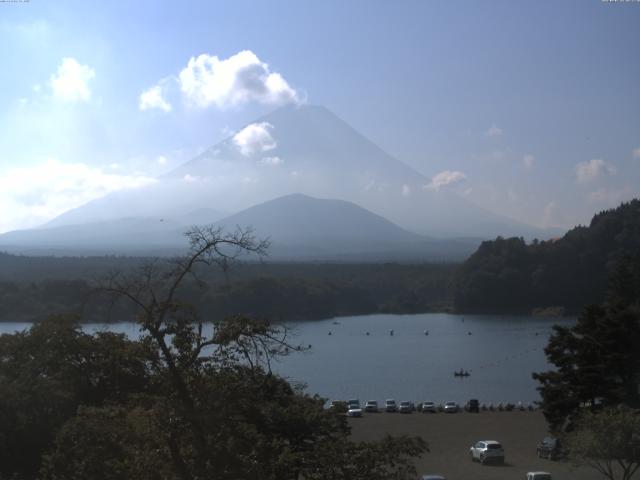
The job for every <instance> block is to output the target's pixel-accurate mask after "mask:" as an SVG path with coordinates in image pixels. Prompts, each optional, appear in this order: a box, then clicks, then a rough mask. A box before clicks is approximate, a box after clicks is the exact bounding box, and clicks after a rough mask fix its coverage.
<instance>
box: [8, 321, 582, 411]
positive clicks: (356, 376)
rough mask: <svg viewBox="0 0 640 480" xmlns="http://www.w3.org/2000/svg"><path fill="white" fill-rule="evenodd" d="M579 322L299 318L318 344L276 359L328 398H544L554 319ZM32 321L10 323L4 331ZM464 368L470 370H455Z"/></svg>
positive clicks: (131, 331) (122, 328)
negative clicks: (539, 378)
mask: <svg viewBox="0 0 640 480" xmlns="http://www.w3.org/2000/svg"><path fill="white" fill-rule="evenodd" d="M573 322H574V320H573V319H558V318H540V317H523V316H517V317H516V316H495V315H493V316H492V315H464V316H462V315H449V314H433V313H429V314H418V315H363V316H358V317H341V318H332V319H327V320H321V321H314V322H293V323H290V324H289V325H288V327H289V328H290V329H291V331H292V333H293V334H294V339H293V341H294V342H295V343H298V344H300V345H305V346H307V345H311V350H310V351H308V352H305V353H294V354H292V355H291V356H289V357H286V358H284V359H282V360H280V361H278V362H276V363H275V364H274V365H273V367H274V370H276V371H277V372H278V373H280V374H282V375H284V376H286V377H287V378H289V379H290V380H292V381H296V382H304V383H306V384H307V386H308V388H307V390H308V392H309V393H318V394H320V395H321V396H323V397H326V398H335V399H346V398H359V399H360V400H369V399H371V400H378V401H382V400H384V399H385V398H395V399H396V400H412V401H415V402H419V401H424V400H430V401H434V402H445V401H449V400H453V401H457V402H460V403H464V402H466V401H467V400H468V399H469V398H478V399H480V402H482V403H489V402H493V403H498V402H506V401H509V402H514V403H515V402H519V401H521V402H523V403H530V402H533V401H535V400H537V399H538V398H539V396H538V393H537V391H536V386H537V384H536V382H534V381H533V379H532V378H531V373H532V372H534V371H542V370H545V369H548V368H549V365H548V364H547V362H546V359H545V356H544V347H545V346H546V344H547V340H548V337H549V334H550V333H551V327H552V325H553V324H556V323H562V324H565V325H566V324H571V323H573ZM28 327H29V324H25V323H4V324H0V333H2V332H11V331H15V330H22V329H24V328H28ZM105 328H108V329H110V330H112V331H117V332H123V333H126V334H127V335H128V336H130V337H132V338H135V337H137V335H138V327H137V325H135V324H133V323H119V324H113V325H109V326H105V325H95V324H92V325H86V326H85V329H86V330H87V331H96V330H100V329H105ZM391 330H393V335H391ZM427 333H428V334H427ZM460 369H463V370H466V371H468V372H469V373H470V375H469V376H468V377H455V376H454V371H459V370H460Z"/></svg>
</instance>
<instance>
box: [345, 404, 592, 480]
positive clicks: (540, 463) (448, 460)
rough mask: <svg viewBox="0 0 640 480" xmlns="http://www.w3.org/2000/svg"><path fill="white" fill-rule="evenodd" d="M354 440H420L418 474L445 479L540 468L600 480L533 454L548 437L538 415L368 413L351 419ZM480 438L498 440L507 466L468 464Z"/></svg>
mask: <svg viewBox="0 0 640 480" xmlns="http://www.w3.org/2000/svg"><path fill="white" fill-rule="evenodd" d="M349 423H350V425H351V426H352V436H353V438H354V440H374V439H379V438H381V437H383V436H384V435H385V434H390V435H411V436H416V435H418V436H421V437H422V438H424V439H425V440H426V441H427V442H428V443H429V448H430V450H431V451H430V452H427V453H425V454H424V455H423V456H422V457H421V458H419V459H417V460H416V467H417V469H418V473H419V474H420V475H422V474H426V473H438V474H441V475H444V476H446V477H447V480H462V479H474V480H518V479H519V480H524V479H525V478H526V473H527V472H529V471H534V470H543V471H547V472H550V473H551V474H552V478H553V480H602V479H603V477H602V476H601V475H600V474H599V473H597V472H596V471H595V470H592V469H591V468H589V467H587V466H580V467H576V466H574V465H572V464H570V463H569V462H566V461H549V460H543V459H539V458H537V456H536V444H537V443H538V442H539V441H540V440H541V439H542V438H543V437H545V436H546V435H547V424H546V422H545V420H544V417H543V416H542V413H541V412H538V411H536V412H519V411H517V412H481V413H478V414H475V413H466V412H461V413H454V414H446V413H436V414H422V413H416V412H414V413H411V414H399V413H370V414H364V416H363V417H362V418H352V419H349ZM478 440H498V441H500V442H502V445H503V447H504V449H505V464H504V465H503V466H500V465H484V466H483V465H480V464H479V463H475V462H472V461H471V459H470V457H469V447H470V446H471V445H472V444H473V443H475V442H476V441H478Z"/></svg>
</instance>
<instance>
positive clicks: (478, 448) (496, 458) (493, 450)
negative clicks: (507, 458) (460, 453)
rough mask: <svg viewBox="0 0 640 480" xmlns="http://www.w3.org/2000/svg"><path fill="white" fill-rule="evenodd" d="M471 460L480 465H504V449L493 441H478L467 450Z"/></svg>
mask: <svg viewBox="0 0 640 480" xmlns="http://www.w3.org/2000/svg"><path fill="white" fill-rule="evenodd" d="M469 453H470V454H471V460H472V461H474V462H480V463H481V464H482V465H484V464H485V463H488V462H497V463H504V449H503V448H502V444H501V443H500V442H496V441H495V440H480V441H479V442H476V443H475V444H474V445H472V446H471V448H470V449H469Z"/></svg>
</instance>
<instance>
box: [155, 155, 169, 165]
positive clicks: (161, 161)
mask: <svg viewBox="0 0 640 480" xmlns="http://www.w3.org/2000/svg"><path fill="white" fill-rule="evenodd" d="M156 163H157V164H158V165H166V164H167V157H165V156H164V155H159V156H158V157H157V158H156Z"/></svg>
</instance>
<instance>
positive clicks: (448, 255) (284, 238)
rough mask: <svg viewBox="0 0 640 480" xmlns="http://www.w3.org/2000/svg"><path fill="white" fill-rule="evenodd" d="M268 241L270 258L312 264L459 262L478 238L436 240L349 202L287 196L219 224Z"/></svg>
mask: <svg viewBox="0 0 640 480" xmlns="http://www.w3.org/2000/svg"><path fill="white" fill-rule="evenodd" d="M216 225H218V226H221V227H224V228H226V229H233V228H235V227H236V226H251V227H252V228H253V229H254V230H255V232H256V234H257V235H258V236H261V237H268V238H269V239H270V240H271V243H272V245H271V248H270V251H269V252H270V256H271V257H272V258H280V259H318V260H320V259H321V260H337V259H340V260H351V261H353V260H375V261H379V260H439V261H442V260H449V261H452V260H458V261H459V260H462V259H463V258H466V257H467V256H468V255H469V254H470V253H471V252H472V251H473V249H474V248H475V247H477V245H478V244H479V242H480V240H478V239H457V240H456V239H451V240H447V241H442V240H436V239H432V238H428V237H424V236H421V235H417V234H415V233H412V232H409V231H407V230H405V229H402V228H400V227H398V226H397V225H395V224H393V223H392V222H390V221H389V220H387V219H385V218H383V217H381V216H379V215H376V214H374V213H372V212H370V211H368V210H366V209H364V208H362V207H360V206H358V205H356V204H354V203H351V202H346V201H344V200H331V199H317V198H312V197H309V196H307V195H302V194H292V195H286V196H283V197H279V198H276V199H274V200H270V201H267V202H265V203H261V204H259V205H255V206H253V207H250V208H248V209H246V210H243V211H241V212H239V213H237V214H235V215H231V216H230V217H227V218H225V219H223V220H220V221H219V222H217V223H216Z"/></svg>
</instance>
